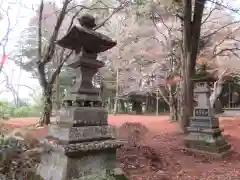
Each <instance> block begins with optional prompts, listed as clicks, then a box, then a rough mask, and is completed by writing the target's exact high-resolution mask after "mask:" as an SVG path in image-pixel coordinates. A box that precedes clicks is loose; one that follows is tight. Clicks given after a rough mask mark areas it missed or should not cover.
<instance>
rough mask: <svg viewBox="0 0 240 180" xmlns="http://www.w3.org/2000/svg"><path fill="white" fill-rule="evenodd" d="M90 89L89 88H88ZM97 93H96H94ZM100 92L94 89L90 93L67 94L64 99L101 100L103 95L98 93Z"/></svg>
mask: <svg viewBox="0 0 240 180" xmlns="http://www.w3.org/2000/svg"><path fill="white" fill-rule="evenodd" d="M88 91H89V90H88ZM93 93H95V94H93ZM98 94H99V92H98V91H95V90H92V91H91V92H90V91H89V94H72V93H71V94H66V96H65V97H64V99H63V100H64V101H101V100H102V99H101V97H100V96H99V95H98Z"/></svg>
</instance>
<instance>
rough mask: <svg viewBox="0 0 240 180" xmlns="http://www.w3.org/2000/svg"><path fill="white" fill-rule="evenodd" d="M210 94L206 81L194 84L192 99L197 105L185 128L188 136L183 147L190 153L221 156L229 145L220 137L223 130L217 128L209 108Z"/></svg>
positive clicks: (217, 121) (216, 119)
mask: <svg viewBox="0 0 240 180" xmlns="http://www.w3.org/2000/svg"><path fill="white" fill-rule="evenodd" d="M210 92H211V90H210V86H209V85H208V80H207V79H203V80H199V81H196V82H195V86H194V98H195V101H196V103H197V104H196V106H195V107H194V112H193V114H194V115H193V117H191V119H190V126H189V127H188V128H187V129H188V132H189V134H188V136H187V137H186V138H185V146H186V148H187V149H188V150H190V151H196V152H204V153H209V154H213V155H220V156H222V155H224V154H225V153H226V152H228V150H229V149H230V145H229V144H228V143H227V141H226V139H225V137H223V136H222V131H223V129H220V128H219V119H218V118H217V117H215V113H214V109H212V108H211V106H210V100H209V97H210Z"/></svg>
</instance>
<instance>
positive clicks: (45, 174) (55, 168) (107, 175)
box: [37, 150, 127, 180]
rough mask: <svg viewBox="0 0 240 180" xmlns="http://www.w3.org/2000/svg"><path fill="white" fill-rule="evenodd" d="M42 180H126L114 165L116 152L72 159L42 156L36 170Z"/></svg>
mask: <svg viewBox="0 0 240 180" xmlns="http://www.w3.org/2000/svg"><path fill="white" fill-rule="evenodd" d="M37 174H39V175H40V176H41V177H42V179H43V180H127V178H126V177H125V176H124V174H123V172H122V171H121V169H119V168H118V167H117V165H116V151H115V150H111V151H107V152H101V153H88V155H85V156H82V157H78V158H73V157H67V156H65V155H64V154H62V153H59V152H53V153H52V154H51V155H50V154H45V155H43V156H42V160H41V163H40V165H39V166H38V169H37Z"/></svg>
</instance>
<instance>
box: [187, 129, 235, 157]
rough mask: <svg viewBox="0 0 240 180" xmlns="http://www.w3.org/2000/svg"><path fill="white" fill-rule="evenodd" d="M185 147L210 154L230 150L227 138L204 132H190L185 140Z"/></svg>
mask: <svg viewBox="0 0 240 180" xmlns="http://www.w3.org/2000/svg"><path fill="white" fill-rule="evenodd" d="M184 144H185V147H187V148H190V149H192V150H199V151H205V152H210V153H216V154H218V153H222V152H225V151H228V150H229V149H230V147H231V146H230V145H229V144H228V143H227V140H226V139H225V137H223V136H222V135H221V134H214V133H213V134H211V133H203V132H201V133H200V132H190V133H189V135H188V136H187V137H186V138H185V139H184Z"/></svg>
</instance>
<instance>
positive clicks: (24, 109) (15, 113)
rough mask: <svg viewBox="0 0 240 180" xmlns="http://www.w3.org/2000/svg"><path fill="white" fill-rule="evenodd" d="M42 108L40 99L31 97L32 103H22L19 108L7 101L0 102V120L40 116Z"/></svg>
mask: <svg viewBox="0 0 240 180" xmlns="http://www.w3.org/2000/svg"><path fill="white" fill-rule="evenodd" d="M42 107H43V102H42V99H41V97H33V103H22V104H21V105H20V107H15V106H14V105H13V104H11V103H10V102H8V101H7V100H0V119H9V118H10V117H37V116H40V114H41V109H42Z"/></svg>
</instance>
